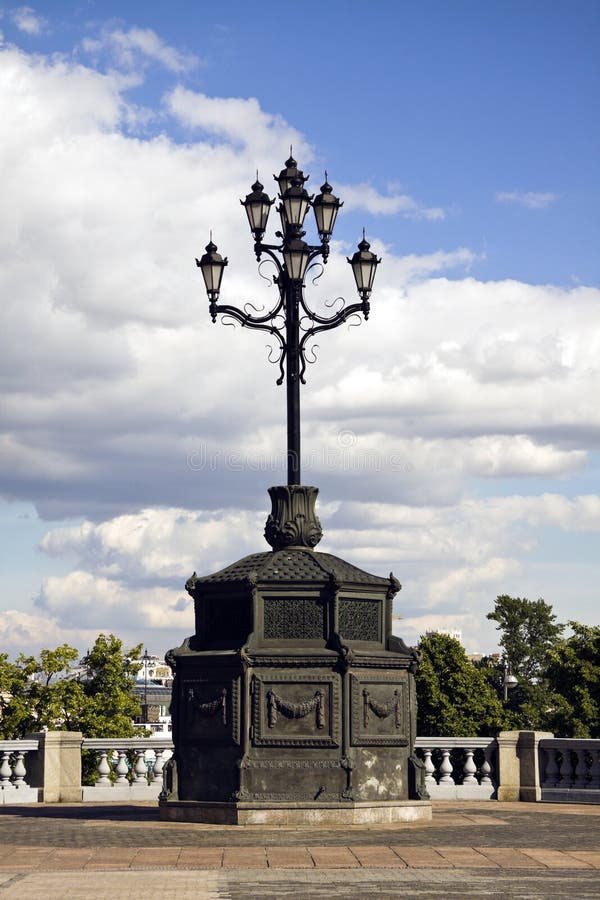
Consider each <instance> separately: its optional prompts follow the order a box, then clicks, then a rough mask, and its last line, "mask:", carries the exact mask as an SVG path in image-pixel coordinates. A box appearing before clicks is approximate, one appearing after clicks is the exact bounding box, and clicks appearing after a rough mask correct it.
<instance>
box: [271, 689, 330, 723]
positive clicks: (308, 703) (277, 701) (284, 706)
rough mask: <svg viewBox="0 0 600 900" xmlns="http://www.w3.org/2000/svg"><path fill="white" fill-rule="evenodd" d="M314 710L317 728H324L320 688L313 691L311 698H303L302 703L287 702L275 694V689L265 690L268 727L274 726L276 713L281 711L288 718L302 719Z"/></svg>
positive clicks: (322, 700) (323, 708) (323, 706)
mask: <svg viewBox="0 0 600 900" xmlns="http://www.w3.org/2000/svg"><path fill="white" fill-rule="evenodd" d="M314 710H316V713H317V728H324V727H325V704H324V699H323V691H322V690H320V689H319V690H317V691H315V695H314V697H313V698H312V700H304V701H302V703H289V702H288V701H287V700H284V699H283V698H282V697H280V696H279V695H278V694H276V693H275V691H272V690H270V691H267V723H268V726H269V728H273V727H274V725H275V723H276V722H277V716H278V713H283V715H284V716H287V718H288V719H303V718H304V717H305V716H307V715H308V714H309V713H311V712H313V711H314Z"/></svg>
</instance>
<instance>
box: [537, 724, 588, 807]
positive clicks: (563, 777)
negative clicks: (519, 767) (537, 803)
mask: <svg viewBox="0 0 600 900" xmlns="http://www.w3.org/2000/svg"><path fill="white" fill-rule="evenodd" d="M539 753H540V773H541V774H540V781H541V799H542V800H550V801H553V802H560V801H571V802H573V803H600V741H598V740H592V739H590V740H588V739H585V738H552V739H549V738H546V739H544V740H541V741H540V744H539Z"/></svg>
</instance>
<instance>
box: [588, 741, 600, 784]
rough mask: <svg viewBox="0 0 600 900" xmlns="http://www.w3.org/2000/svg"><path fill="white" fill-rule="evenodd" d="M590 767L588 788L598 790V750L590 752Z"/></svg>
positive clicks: (599, 755) (599, 782) (599, 761)
mask: <svg viewBox="0 0 600 900" xmlns="http://www.w3.org/2000/svg"><path fill="white" fill-rule="evenodd" d="M590 754H591V757H592V766H591V768H590V787H591V788H595V789H596V790H598V788H600V750H590Z"/></svg>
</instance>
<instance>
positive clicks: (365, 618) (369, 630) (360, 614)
mask: <svg viewBox="0 0 600 900" xmlns="http://www.w3.org/2000/svg"><path fill="white" fill-rule="evenodd" d="M338 623H339V624H338V630H339V633H340V634H341V635H342V637H344V638H346V639H347V640H349V641H381V600H360V599H354V598H349V597H340V600H339V607H338Z"/></svg>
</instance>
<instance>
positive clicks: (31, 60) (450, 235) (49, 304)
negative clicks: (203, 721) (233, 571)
mask: <svg viewBox="0 0 600 900" xmlns="http://www.w3.org/2000/svg"><path fill="white" fill-rule="evenodd" d="M0 33H1V43H0V122H2V138H1V139H0V157H1V159H0V196H1V198H2V201H1V203H0V259H1V265H0V316H1V318H2V322H1V328H0V345H1V347H0V379H1V394H0V396H1V400H0V497H1V499H0V528H1V532H2V553H1V572H0V577H1V591H0V604H1V609H0V651H1V650H4V651H5V652H8V653H9V654H11V655H16V654H18V653H19V652H37V651H39V649H40V648H41V647H49V646H57V645H58V644H60V643H62V642H63V641H67V642H69V643H71V644H73V645H74V646H76V647H78V648H79V649H80V650H81V651H82V652H83V651H85V649H86V648H87V647H88V646H90V645H91V643H92V642H93V640H94V638H95V636H96V635H97V634H98V633H99V632H100V631H104V632H107V631H112V632H113V633H115V634H117V635H118V636H119V637H121V638H122V639H123V640H124V642H125V644H126V645H127V646H131V645H133V644H136V643H138V642H142V643H143V644H144V646H147V648H148V650H149V652H151V653H156V654H159V655H160V654H163V653H164V652H165V651H166V650H167V649H168V648H169V647H174V646H177V645H179V644H180V643H181V641H182V639H183V638H184V637H185V636H186V635H188V634H191V633H192V632H193V609H192V603H191V600H190V598H189V597H188V596H187V594H186V593H185V590H184V584H185V581H186V579H187V578H188V577H189V575H190V574H191V573H192V572H193V571H197V572H198V573H200V574H208V573H209V572H213V571H216V570H217V569H219V568H221V567H222V566H224V565H227V564H229V563H231V562H233V561H235V560H236V559H238V558H240V557H242V556H244V555H246V554H248V553H253V552H260V551H262V550H266V549H268V546H267V544H266V543H265V541H264V539H263V536H262V532H263V527H264V521H265V518H266V515H267V513H268V512H269V510H270V504H269V501H268V497H267V488H268V487H269V486H270V485H273V484H281V483H282V482H285V391H284V389H283V388H281V387H277V385H276V384H275V380H276V377H277V371H276V369H275V367H273V366H271V365H269V363H268V349H267V348H266V347H265V336H264V335H263V334H262V333H258V332H249V331H246V330H242V329H239V328H238V329H234V328H228V327H224V326H223V325H222V324H221V323H220V322H217V324H212V323H211V321H210V318H209V316H208V303H207V299H206V295H205V292H204V288H203V284H202V279H201V276H200V273H199V272H198V270H197V268H196V266H195V263H194V258H195V257H198V256H200V255H201V254H202V252H203V250H204V246H205V244H206V243H207V242H208V240H209V235H210V233H211V230H212V235H213V239H214V240H215V243H216V244H217V245H218V247H219V251H220V252H222V253H223V255H226V256H227V257H228V259H229V265H228V267H227V269H226V270H225V278H224V282H223V288H222V294H221V299H222V301H223V302H225V303H235V304H240V303H244V302H246V301H251V302H253V303H255V304H258V305H259V306H260V305H268V304H270V303H272V301H273V287H272V285H271V286H269V283H268V278H261V277H260V275H259V273H258V270H257V266H256V261H255V259H254V255H253V252H252V239H251V236H250V233H249V231H248V225H247V221H246V217H245V214H244V210H243V209H242V208H241V207H240V204H239V200H240V198H243V197H244V196H245V195H246V194H247V193H248V192H249V190H250V186H251V184H252V183H253V181H254V180H255V177H256V172H257V171H258V173H259V177H260V178H261V180H262V182H263V184H264V185H265V189H266V190H267V192H268V193H269V194H270V195H271V196H272V197H273V196H275V183H274V181H273V179H272V174H273V173H277V172H278V171H279V170H280V169H281V168H282V166H283V163H284V161H285V159H286V158H287V156H288V154H289V150H290V145H291V146H292V147H293V152H294V156H295V157H296V159H297V160H298V162H299V164H300V166H301V167H302V168H303V169H304V171H305V173H310V175H311V178H310V181H309V182H308V184H307V187H310V188H311V191H313V192H314V191H316V190H318V188H319V185H320V184H321V183H322V180H323V178H324V172H325V171H327V173H328V178H329V181H330V182H331V184H332V185H333V186H334V192H335V194H336V195H337V196H339V197H340V199H342V200H343V201H344V206H343V208H342V209H341V211H340V214H339V217H338V221H337V224H336V230H335V233H334V237H333V241H332V252H331V256H330V259H329V262H328V263H327V266H326V269H325V271H324V273H323V275H322V277H321V278H320V279H319V280H318V281H317V283H316V284H313V283H312V281H308V282H307V289H306V296H307V300H308V301H309V302H310V304H311V305H312V306H313V307H314V308H315V309H317V310H319V311H321V312H323V311H325V310H326V309H327V307H326V305H325V304H326V303H327V302H331V301H333V300H335V299H336V298H338V297H343V298H345V299H346V301H347V302H354V301H355V299H356V296H355V287H354V283H353V279H352V273H351V270H350V267H349V266H348V265H347V263H346V261H345V257H346V256H348V255H351V254H352V253H353V252H354V250H355V248H356V244H357V242H358V241H359V240H360V237H361V235H362V229H363V227H364V228H365V229H366V234H367V237H368V239H369V241H370V242H371V245H372V248H373V249H374V250H376V252H377V253H378V254H379V255H380V256H381V257H382V263H381V265H380V266H379V269H378V272H377V277H376V281H375V288H374V291H373V295H372V298H371V316H370V318H369V321H368V322H366V323H363V324H361V326H360V327H358V328H346V327H343V328H338V329H337V330H336V331H332V332H329V333H327V334H324V335H322V337H321V340H320V341H319V348H318V352H317V361H316V363H315V364H314V365H311V366H310V367H309V369H308V371H307V384H306V386H305V387H303V389H302V437H303V456H304V459H303V480H304V482H305V483H308V484H314V485H316V486H317V487H318V488H319V491H320V493H319V515H320V518H321V522H322V525H323V529H324V532H325V536H324V538H323V541H322V542H321V544H320V545H319V549H320V550H323V551H326V552H329V553H334V554H336V555H338V556H341V557H343V558H345V559H347V560H349V561H350V562H352V563H354V564H355V565H358V566H360V567H362V568H364V569H367V570H368V571H370V572H373V573H375V574H379V575H384V576H387V574H388V573H389V572H390V571H393V572H394V574H395V575H396V577H398V578H399V579H400V581H401V582H402V585H403V587H402V591H401V592H400V594H398V595H397V597H396V600H395V605H394V612H395V614H396V615H397V616H399V617H401V618H399V619H396V620H395V626H394V627H395V630H396V631H397V632H398V633H399V634H401V635H402V636H403V637H404V638H405V640H406V641H407V642H408V643H411V644H414V643H416V642H417V641H418V639H419V636H420V635H421V634H422V633H423V632H424V631H425V630H428V629H436V628H447V629H460V630H462V633H463V643H464V644H465V646H466V648H467V649H468V650H469V651H470V652H483V653H488V652H492V651H494V650H495V649H496V647H497V638H498V635H497V632H496V631H495V628H494V624H493V623H491V622H489V621H488V620H487V619H486V614H487V613H488V612H489V611H491V610H492V609H493V606H494V600H495V598H496V597H497V596H498V595H499V594H511V595H513V596H521V597H524V596H525V597H528V598H529V599H532V600H535V599H537V598H538V597H543V598H544V599H545V600H546V601H547V602H548V603H550V604H551V605H552V606H553V608H554V611H555V613H556V614H557V616H558V618H559V621H561V622H566V621H568V620H569V619H575V620H577V621H580V622H584V623H587V624H597V623H598V612H597V610H598V601H597V594H598V587H597V586H598V583H599V582H600V553H599V552H598V547H599V541H598V538H599V534H598V532H599V531H600V492H599V487H598V476H599V472H600V462H599V460H600V455H599V443H600V441H599V439H600V403H599V402H598V397H599V381H600V379H599V372H600V254H599V253H598V245H599V239H600V217H599V215H598V210H599V209H600V171H599V170H600V146H599V143H600V141H599V136H600V135H599V132H600V124H599V121H600V119H599V116H598V104H599V100H600V90H599V88H600V57H599V55H598V52H597V47H598V42H599V40H600V4H598V2H597V0H589V2H588V0H568V2H564V0H554V2H553V3H551V4H550V3H547V2H546V0H539V2H538V0H518V2H513V0H502V2H500V0H491V2H488V3H481V2H478V0H455V2H453V3H447V2H443V0H419V2H416V0H414V2H408V0H406V2H404V0H399V2H393V3H392V2H391V0H386V2H383V0H374V2H373V3H371V4H370V5H369V7H368V12H367V11H366V10H365V6H364V4H363V3H358V2H355V0H330V2H323V0H321V2H320V3H317V2H314V0H307V2H305V3H303V4H302V6H301V7H298V6H289V5H288V6H287V7H286V5H285V4H275V3H272V2H262V3H261V4H247V3H242V2H238V0H223V2H221V3H219V4H214V3H210V4H209V3H206V2H202V0H196V2H194V3H191V2H181V0H172V2H170V3H169V4H147V3H141V2H139V3H138V2H119V3H115V2H112V0H102V2H99V0H98V2H96V0H79V2H67V0H65V2H60V0H57V2H40V3H37V4H35V5H33V6H13V5H9V4H4V5H2V6H1V7H0ZM275 218H276V216H273V219H275ZM272 224H273V223H271V225H272ZM311 227H312V226H311ZM272 232H273V229H272V228H270V231H269V232H268V233H267V236H268V237H269V238H273V234H272ZM308 239H309V240H314V239H315V235H314V231H313V232H311V231H310V229H309V234H308ZM262 274H263V275H265V276H268V274H269V272H268V271H267V270H266V269H264V270H263V271H262Z"/></svg>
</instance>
